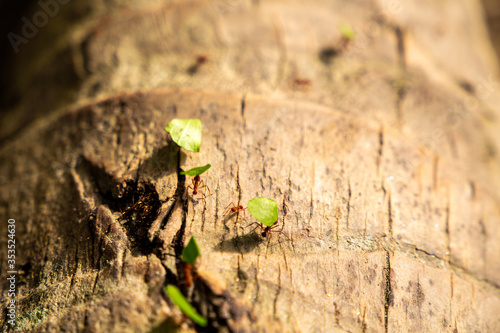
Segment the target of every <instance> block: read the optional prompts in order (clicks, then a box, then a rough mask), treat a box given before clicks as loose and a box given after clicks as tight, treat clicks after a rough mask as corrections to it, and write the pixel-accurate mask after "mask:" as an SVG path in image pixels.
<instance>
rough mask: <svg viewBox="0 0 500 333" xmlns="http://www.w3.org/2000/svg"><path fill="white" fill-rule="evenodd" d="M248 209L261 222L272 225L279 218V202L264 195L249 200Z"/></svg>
mask: <svg viewBox="0 0 500 333" xmlns="http://www.w3.org/2000/svg"><path fill="white" fill-rule="evenodd" d="M248 211H249V212H250V214H252V216H253V217H255V219H256V220H257V221H259V222H260V223H262V224H264V225H266V226H268V227H270V226H272V225H273V224H274V223H276V220H278V204H277V203H276V201H274V200H272V199H268V198H263V197H255V198H253V199H252V200H250V201H249V202H248Z"/></svg>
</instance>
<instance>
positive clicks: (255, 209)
mask: <svg viewBox="0 0 500 333" xmlns="http://www.w3.org/2000/svg"><path fill="white" fill-rule="evenodd" d="M248 211H249V212H250V214H252V216H253V217H254V218H255V219H256V220H257V221H258V222H253V223H250V224H249V225H247V226H246V227H245V228H247V227H249V226H251V225H257V226H256V227H255V228H254V229H253V230H252V232H253V231H255V230H256V229H257V228H260V229H261V236H262V237H264V238H267V245H266V256H267V250H268V248H269V242H270V241H271V236H272V233H278V234H281V235H283V236H285V237H286V238H287V239H288V240H290V241H291V239H290V237H288V236H287V235H286V234H285V233H284V232H283V228H284V227H285V225H284V224H283V226H282V227H281V229H280V230H274V229H276V228H277V227H278V224H277V223H276V221H277V220H278V204H277V203H276V201H274V200H272V199H268V198H264V197H255V198H253V199H252V200H250V201H249V202H248ZM278 243H279V238H278ZM280 246H281V243H280Z"/></svg>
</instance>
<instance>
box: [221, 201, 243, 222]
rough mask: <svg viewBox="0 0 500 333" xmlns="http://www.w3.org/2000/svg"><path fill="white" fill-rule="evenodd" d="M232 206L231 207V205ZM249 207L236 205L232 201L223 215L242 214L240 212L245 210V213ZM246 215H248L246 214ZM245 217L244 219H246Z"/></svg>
mask: <svg viewBox="0 0 500 333" xmlns="http://www.w3.org/2000/svg"><path fill="white" fill-rule="evenodd" d="M229 206H231V207H229ZM246 209H247V207H243V206H242V205H238V206H237V205H235V204H234V202H231V203H230V204H229V205H227V206H226V208H224V214H223V215H222V216H226V215H233V214H235V213H236V214H238V216H239V214H240V212H243V214H244V215H245V210H246ZM245 217H246V216H245ZM245 217H244V218H243V219H245Z"/></svg>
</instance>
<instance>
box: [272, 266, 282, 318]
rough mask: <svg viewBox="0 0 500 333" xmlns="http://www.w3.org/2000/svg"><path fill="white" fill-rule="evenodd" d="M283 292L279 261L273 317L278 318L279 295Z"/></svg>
mask: <svg viewBox="0 0 500 333" xmlns="http://www.w3.org/2000/svg"><path fill="white" fill-rule="evenodd" d="M280 292H281V266H280V264H279V263H278V290H277V291H276V295H275V296H274V300H273V317H274V318H276V309H277V307H278V306H277V304H278V297H279V295H280Z"/></svg>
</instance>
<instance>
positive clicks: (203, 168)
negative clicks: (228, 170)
mask: <svg viewBox="0 0 500 333" xmlns="http://www.w3.org/2000/svg"><path fill="white" fill-rule="evenodd" d="M210 167H211V165H210V164H207V165H205V166H201V167H196V168H192V169H189V170H188V171H181V175H188V176H191V177H194V176H199V175H201V174H202V173H204V172H205V171H207V170H208V169H210Z"/></svg>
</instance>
